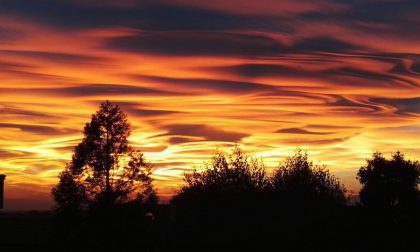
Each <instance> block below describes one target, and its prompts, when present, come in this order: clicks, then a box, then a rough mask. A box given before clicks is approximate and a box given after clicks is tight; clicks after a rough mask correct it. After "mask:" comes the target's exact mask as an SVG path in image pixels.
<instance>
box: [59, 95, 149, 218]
mask: <svg viewBox="0 0 420 252" xmlns="http://www.w3.org/2000/svg"><path fill="white" fill-rule="evenodd" d="M130 133H131V131H130V124H129V123H128V120H127V116H126V114H124V112H123V111H122V110H121V108H120V107H119V106H118V105H114V104H112V103H111V102H109V101H105V102H103V103H101V105H100V107H99V110H98V111H97V112H96V113H95V114H93V115H92V118H91V121H90V122H89V123H87V124H86V125H85V127H84V130H83V134H84V137H83V140H82V141H81V142H80V143H79V144H78V145H77V146H76V147H75V149H74V154H73V156H72V159H71V161H70V162H69V163H68V164H67V166H66V168H65V170H64V171H63V172H61V174H60V176H59V177H60V181H59V183H58V184H57V185H56V186H55V187H54V188H53V189H52V194H53V197H54V199H55V202H56V207H57V208H61V209H73V210H78V209H84V208H86V207H89V206H93V205H98V204H104V205H108V206H109V205H113V204H117V203H124V202H129V201H156V199H157V196H156V193H155V192H154V190H153V188H152V184H151V182H152V179H151V177H150V175H151V172H152V170H151V169H152V166H151V164H150V163H149V162H147V161H146V160H145V158H144V155H143V153H141V152H140V151H137V150H134V149H133V148H132V147H131V146H130V145H129V142H128V137H129V136H130Z"/></svg>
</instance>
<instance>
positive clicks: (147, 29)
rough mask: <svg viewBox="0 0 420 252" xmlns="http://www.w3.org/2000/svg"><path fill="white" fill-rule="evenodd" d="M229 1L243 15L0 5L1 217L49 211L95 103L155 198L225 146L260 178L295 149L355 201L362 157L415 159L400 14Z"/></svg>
mask: <svg viewBox="0 0 420 252" xmlns="http://www.w3.org/2000/svg"><path fill="white" fill-rule="evenodd" d="M235 2H238V3H246V4H245V5H240V4H238V5H236V4H226V3H224V2H223V1H216V2H212V3H202V1H176V2H173V3H168V2H167V1H156V3H155V4H150V3H147V4H146V3H145V2H144V1H130V2H129V4H128V3H127V5H115V4H113V3H112V1H110V2H107V3H103V4H102V5H98V3H96V1H89V2H86V3H83V2H81V1H58V2H55V3H54V4H53V3H51V2H49V1H41V2H39V3H35V2H31V1H25V0H18V1H2V2H0V5H2V6H0V115H1V117H0V173H5V174H7V183H6V186H7V187H6V206H7V202H9V206H11V208H13V207H15V208H31V207H33V208H45V207H48V206H49V204H50V203H51V200H50V196H49V193H50V188H51V186H52V185H53V184H55V183H56V182H57V174H58V172H59V171H60V170H62V169H63V168H64V164H65V163H66V162H67V161H68V160H69V159H70V157H71V153H72V148H73V147H74V146H75V145H76V144H77V143H78V142H79V141H80V139H81V137H82V133H81V131H82V129H83V126H84V124H85V123H86V122H88V121H89V120H90V115H91V114H92V113H94V112H95V111H96V110H97V107H98V105H99V103H100V102H101V101H103V100H106V99H108V100H111V101H112V102H115V103H118V104H120V105H121V107H122V108H123V110H124V111H125V112H126V113H127V114H128V116H129V120H130V122H131V124H132V129H133V133H132V136H131V138H130V140H131V142H132V144H133V145H134V146H135V147H136V148H138V149H140V150H142V151H143V152H144V153H145V156H146V158H147V159H148V160H149V161H151V162H152V163H154V167H155V171H154V178H155V185H156V187H157V190H158V192H159V193H160V195H161V197H162V198H163V199H168V198H169V197H170V196H171V195H172V194H173V192H174V191H175V190H177V188H178V186H179V184H180V183H181V180H182V175H183V173H184V172H185V171H186V170H188V169H190V168H191V167H192V166H193V165H199V164H201V163H202V162H203V161H205V160H207V159H208V158H209V156H210V155H211V153H212V152H213V151H214V149H215V148H218V147H219V148H222V149H224V148H229V147H230V146H232V145H233V144H234V143H238V144H239V145H241V146H242V147H243V148H244V149H245V150H246V151H249V152H252V153H255V154H256V156H260V157H262V158H264V160H265V162H266V165H267V167H268V168H269V169H272V168H274V167H276V166H277V165H278V162H279V161H281V160H283V158H284V157H286V156H287V155H290V154H291V153H292V152H293V151H294V149H295V148H296V147H301V148H303V149H305V150H307V151H308V153H309V155H310V157H311V158H312V159H313V160H314V161H315V163H320V164H325V165H327V166H328V168H329V169H330V170H331V171H332V172H333V173H334V174H336V175H337V176H338V177H339V178H340V179H341V181H343V182H344V183H345V184H346V186H347V187H348V188H349V189H350V190H353V191H355V192H357V191H358V184H357V182H356V180H355V176H356V171H357V169H358V168H359V167H360V166H361V165H362V164H363V162H364V159H366V158H367V157H369V156H370V154H371V153H372V152H373V151H375V150H380V151H382V152H384V153H386V154H389V153H390V152H393V151H396V150H397V149H399V150H401V151H403V152H404V153H406V154H407V155H408V157H409V158H417V159H418V158H419V157H420V148H419V146H420V137H419V133H420V120H419V119H420V85H419V83H420V79H419V78H420V56H419V55H418V54H419V53H420V46H419V44H418V40H419V37H420V36H419V35H418V34H417V33H415V32H412V29H413V27H418V25H419V22H420V20H418V18H416V17H415V16H413V15H412V14H410V13H411V12H412V11H411V6H410V4H408V3H406V4H400V5H398V8H393V7H395V6H394V5H393V4H395V3H392V2H388V3H386V4H382V5H381V6H379V7H380V8H382V10H383V11H382V12H381V14H378V13H377V12H374V7H375V3H366V6H363V4H362V3H358V4H356V3H354V4H352V3H351V1H332V0H331V1H320V3H319V4H315V3H313V2H312V1H284V2H283V1H282V3H281V4H278V3H277V1H267V4H269V5H270V8H269V9H267V8H266V7H264V6H266V5H257V2H255V1H235ZM254 5H257V6H256V7H255V6H254ZM359 5H362V6H359ZM48 6H49V7H48ZM237 6H242V7H237ZM245 6H249V8H248V7H247V8H245ZM258 6H259V7H258ZM47 7H48V8H47ZM361 7H363V8H361ZM328 8H330V10H334V11H328ZM360 8H361V9H363V11H362V10H361V9H360ZM359 9H360V10H359ZM389 9H394V11H393V12H392V11H389ZM281 10H284V13H283V14H277V13H281ZM404 13H406V14H407V15H404ZM158 14H159V15H158ZM381 15H382V16H381ZM34 200H35V201H36V200H38V201H39V202H41V201H42V202H41V203H39V204H38V203H36V204H35V203H34ZM22 202H23V203H22ZM25 202H29V203H26V205H25ZM30 203H31V204H32V203H33V204H35V205H30Z"/></svg>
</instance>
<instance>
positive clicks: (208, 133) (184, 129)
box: [163, 124, 248, 143]
mask: <svg viewBox="0 0 420 252" xmlns="http://www.w3.org/2000/svg"><path fill="white" fill-rule="evenodd" d="M163 129H165V130H167V133H166V134H165V135H167V136H171V141H172V142H173V143H182V142H187V141H189V140H193V139H194V137H198V138H201V139H200V140H201V141H218V142H239V141H241V139H242V138H244V137H247V136H248V134H244V133H239V132H231V131H225V130H221V129H218V128H214V127H211V126H208V125H205V124H174V125H167V126H164V127H163ZM196 141H197V140H196Z"/></svg>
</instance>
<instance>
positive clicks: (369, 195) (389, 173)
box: [357, 151, 420, 210]
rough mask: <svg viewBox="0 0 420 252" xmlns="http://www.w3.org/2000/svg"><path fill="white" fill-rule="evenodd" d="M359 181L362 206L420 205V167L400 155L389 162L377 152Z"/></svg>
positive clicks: (363, 169)
mask: <svg viewBox="0 0 420 252" xmlns="http://www.w3.org/2000/svg"><path fill="white" fill-rule="evenodd" d="M366 161H367V164H366V166H363V167H361V168H360V170H359V172H358V173H357V178H358V179H359V181H360V183H361V184H362V189H361V190H360V201H361V203H362V204H363V205H364V206H366V207H369V208H374V209H377V208H381V209H393V208H400V209H407V210H409V209H411V210H414V209H415V207H416V206H418V204H419V196H420V193H419V183H420V164H419V163H418V162H417V161H411V160H406V159H405V157H404V155H403V154H402V153H401V152H399V151H398V152H397V153H395V154H394V155H392V158H391V159H386V158H385V157H384V156H383V155H382V153H379V152H375V153H373V155H372V158H371V159H368V160H366Z"/></svg>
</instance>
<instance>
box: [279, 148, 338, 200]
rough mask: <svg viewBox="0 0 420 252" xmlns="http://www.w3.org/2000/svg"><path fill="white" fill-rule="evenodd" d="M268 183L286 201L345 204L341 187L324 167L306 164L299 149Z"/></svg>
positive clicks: (305, 157)
mask: <svg viewBox="0 0 420 252" xmlns="http://www.w3.org/2000/svg"><path fill="white" fill-rule="evenodd" d="M271 182H272V189H273V191H274V193H275V194H277V195H280V196H282V197H283V199H287V200H288V201H294V202H299V203H303V204H310V203H328V204H337V205H343V204H345V203H346V195H345V193H346V189H345V188H344V186H343V185H342V184H341V183H340V182H339V181H338V179H337V178H336V177H335V176H333V175H331V174H330V173H329V171H328V170H326V169H325V167H321V166H316V165H314V164H313V162H311V161H309V160H308V155H307V153H306V152H303V151H302V150H300V149H298V150H297V151H296V153H295V154H294V155H293V156H291V157H288V158H287V159H286V160H285V162H284V163H282V164H280V166H279V168H278V169H277V170H276V171H275V172H274V175H273V177H272V179H271ZM289 203H290V202H289Z"/></svg>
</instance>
